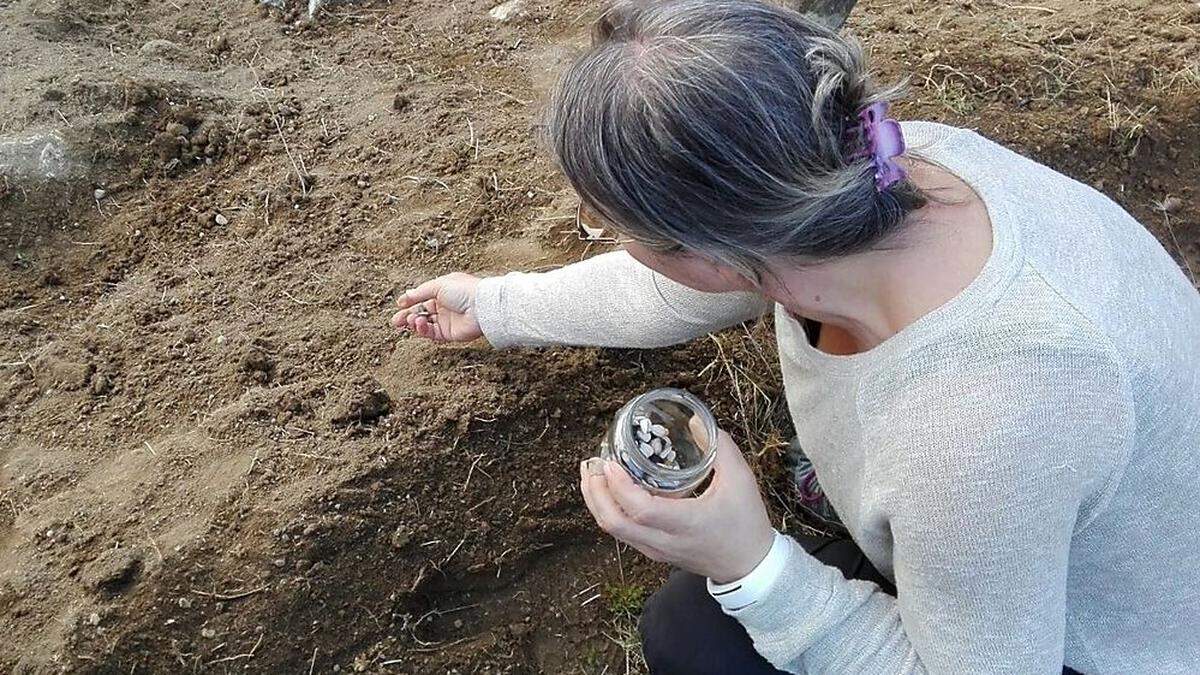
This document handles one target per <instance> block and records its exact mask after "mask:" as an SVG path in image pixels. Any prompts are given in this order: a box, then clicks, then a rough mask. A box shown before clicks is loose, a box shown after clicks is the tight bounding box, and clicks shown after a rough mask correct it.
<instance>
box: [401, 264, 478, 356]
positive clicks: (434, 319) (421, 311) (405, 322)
mask: <svg viewBox="0 0 1200 675" xmlns="http://www.w3.org/2000/svg"><path fill="white" fill-rule="evenodd" d="M478 286H479V277H476V276H472V275H470V274H464V273H462V272H455V273H453V274H447V275H445V276H440V277H438V278H436V279H430V280H429V281H426V282H425V283H423V284H421V285H420V286H417V287H416V288H412V289H409V290H407V291H405V292H403V293H401V294H400V297H399V298H396V304H397V305H398V306H399V307H400V311H398V312H396V314H395V315H394V316H393V317H392V325H393V326H395V328H396V330H400V331H403V330H410V331H412V332H414V333H416V334H417V335H420V336H421V337H424V338H428V339H430V340H433V341H434V342H470V341H471V340H474V339H476V338H479V337H481V336H482V335H483V330H482V329H480V328H479V321H478V320H477V319H476V317H475V289H476V287H478Z"/></svg>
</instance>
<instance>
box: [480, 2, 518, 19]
mask: <svg viewBox="0 0 1200 675" xmlns="http://www.w3.org/2000/svg"><path fill="white" fill-rule="evenodd" d="M524 13H525V0H508V2H505V3H502V4H499V5H496V6H495V7H493V8H492V9H491V11H489V12H488V16H490V17H492V18H493V19H495V20H496V21H499V22H500V23H508V22H509V21H512V20H513V19H515V18H517V17H519V16H520V15H522V14H524Z"/></svg>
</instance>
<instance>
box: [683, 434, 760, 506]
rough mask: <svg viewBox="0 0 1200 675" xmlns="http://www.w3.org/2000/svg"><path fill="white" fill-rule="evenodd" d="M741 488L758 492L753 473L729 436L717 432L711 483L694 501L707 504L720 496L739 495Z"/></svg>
mask: <svg viewBox="0 0 1200 675" xmlns="http://www.w3.org/2000/svg"><path fill="white" fill-rule="evenodd" d="M741 488H747V489H753V490H755V491H757V490H758V483H757V480H756V479H755V477H754V472H753V471H751V469H750V465H749V464H747V463H746V458H745V457H744V456H743V455H742V451H741V450H739V449H738V446H737V444H736V443H734V442H733V439H732V438H731V437H730V436H729V434H727V433H725V432H724V431H722V430H718V431H717V450H716V457H715V458H714V459H713V478H712V482H711V483H710V484H709V486H708V488H707V489H706V490H705V491H704V492H703V493H702V494H700V495H699V496H698V497H697V498H696V499H698V500H701V501H705V502H709V501H711V500H713V499H717V497H718V495H721V494H729V495H733V494H740V493H741V492H742V489H741Z"/></svg>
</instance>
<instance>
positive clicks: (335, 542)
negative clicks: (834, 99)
mask: <svg viewBox="0 0 1200 675" xmlns="http://www.w3.org/2000/svg"><path fill="white" fill-rule="evenodd" d="M289 2H291V0H289ZM491 7H492V4H491V3H490V2H489V0H463V1H460V2H440V1H434V0H405V1H402V2H395V3H386V2H378V1H377V2H366V3H363V4H335V5H331V6H329V7H328V8H327V10H326V11H325V12H324V13H323V14H321V15H320V16H319V17H318V18H317V19H316V20H315V21H311V22H310V21H307V20H305V19H304V18H303V17H302V16H301V15H300V14H299V8H298V6H296V5H294V4H288V5H287V6H285V7H284V8H283V9H266V8H262V7H260V6H258V5H256V4H255V3H253V2H250V1H249V0H239V1H236V2H235V1H234V0H212V1H211V2H206V3H174V2H169V1H168V2H149V1H148V0H116V1H115V2H110V1H108V0H0V92H2V93H0V164H3V162H5V161H6V160H4V159H3V158H4V157H8V158H9V159H8V160H7V161H8V164H7V165H6V166H3V168H2V169H0V173H2V174H3V175H2V176H0V251H2V254H3V257H4V260H3V267H2V268H0V625H3V626H4V627H5V639H4V640H2V641H0V669H2V670H5V671H12V672H18V673H43V672H68V671H70V672H88V673H92V672H95V673H107V672H113V673H116V672H120V673H131V672H185V671H187V672H192V671H194V672H232V671H254V672H287V673H304V672H310V673H316V672H324V673H328V672H338V671H340V672H346V671H353V672H381V673H382V672H397V673H443V672H456V673H501V672H504V673H541V672H546V673H568V672H580V673H603V672H607V673H616V672H626V671H637V670H638V669H639V667H640V666H639V663H638V657H637V649H636V642H635V640H634V639H633V638H632V636H631V629H632V625H633V623H632V619H631V616H633V615H634V614H636V611H637V606H638V602H639V598H640V595H641V594H642V593H643V592H645V591H649V590H652V589H653V588H654V586H655V585H656V584H657V583H658V581H659V580H660V579H661V578H662V576H663V574H664V570H663V569H662V568H660V567H659V566H657V565H654V564H651V563H648V562H646V561H644V560H641V559H639V558H638V556H637V555H636V554H635V553H633V552H631V551H624V552H621V551H618V549H617V548H616V546H615V545H614V543H613V542H612V540H611V539H608V538H607V537H605V536H603V535H602V533H600V532H599V531H598V530H596V529H595V527H594V526H593V524H592V522H591V520H590V518H589V516H588V515H587V512H586V510H585V509H584V507H583V505H582V502H581V500H580V498H579V496H578V491H577V489H576V480H577V463H578V461H579V459H580V458H582V457H585V456H588V455H590V454H592V453H593V452H594V450H595V446H596V442H597V439H598V438H599V436H600V434H601V432H602V430H603V427H604V425H605V423H606V421H607V419H608V418H609V416H610V415H611V414H612V413H613V412H614V411H615V410H616V409H617V408H618V407H619V406H620V405H621V404H622V403H623V402H624V401H625V400H627V399H628V398H629V397H631V396H633V395H635V394H636V393H639V392H641V391H643V390H645V389H647V388H649V387H652V386H662V385H673V386H682V387H686V388H689V389H691V390H693V391H695V392H696V393H697V394H699V395H701V396H703V397H704V398H706V399H707V400H709V401H711V402H712V403H713V404H714V407H715V408H716V411H717V413H718V415H719V416H720V417H721V419H722V421H723V423H724V424H725V425H726V426H727V427H729V428H731V430H732V431H733V432H734V433H735V435H736V436H737V438H738V440H740V441H742V442H743V444H744V445H743V447H745V448H747V450H748V451H750V452H751V453H752V454H753V455H754V458H755V460H756V465H757V466H758V468H759V469H760V471H761V472H762V474H763V477H764V482H765V484H766V485H767V486H768V488H769V492H770V493H771V495H772V497H773V499H772V502H773V507H774V508H775V511H776V514H777V516H778V517H779V518H780V520H781V522H783V523H784V524H785V525H786V526H787V527H792V528H796V527H802V526H803V525H802V520H803V519H802V518H801V517H799V516H797V515H796V514H795V513H794V511H793V507H792V506H791V504H792V501H791V499H790V497H789V494H788V490H787V485H786V477H785V475H784V472H783V471H782V469H781V467H780V462H779V447H780V445H781V440H782V439H783V438H786V435H787V431H786V428H787V420H786V417H785V414H784V413H783V412H782V407H781V406H780V405H779V401H780V391H779V382H778V379H777V376H776V374H775V369H774V365H773V362H772V361H773V359H774V351H773V346H772V344H773V343H772V340H771V326H770V325H769V323H767V322H764V323H759V324H755V325H752V326H747V327H745V328H739V329H737V330H734V331H731V332H728V333H726V334H723V335H720V336H715V337H713V338H711V339H707V340H700V341H697V342H696V343H694V344H690V345H686V346H681V347H678V348H674V349H666V350H656V351H644V352H643V351H631V350H596V349H548V350H543V351H528V350H524V351H523V350H515V351H508V352H503V353H498V352H494V351H491V350H489V349H487V348H486V347H484V346H481V345H471V346H465V347H450V348H437V347H433V346H431V345H429V344H427V343H425V342H422V341H420V340H418V339H412V338H409V337H404V336H397V335H396V334H394V333H393V332H392V331H391V330H390V328H389V327H388V326H387V324H386V320H387V318H388V316H389V314H390V311H389V310H390V307H391V304H392V300H393V298H394V297H395V296H396V294H397V293H398V292H399V291H401V290H403V289H404V288H406V287H408V286H409V285H410V284H412V283H414V282H417V281H419V280H422V279H424V278H426V277H429V276H430V275H435V274H438V273H442V272H447V271H451V270H459V269H466V270H474V271H477V272H484V273H497V272H504V271H506V270H511V269H522V270H533V269H544V268H549V267H551V266H554V265H558V264H562V263H565V262H570V261H572V260H577V259H579V258H581V257H583V256H586V255H590V254H592V253H595V252H598V251H601V250H604V249H603V246H597V245H585V244H584V243H582V242H580V241H578V240H577V239H576V238H575V235H574V233H573V230H572V221H571V216H572V214H573V211H574V207H575V199H574V197H573V195H572V194H571V192H570V190H569V189H568V188H567V187H566V186H565V184H564V182H563V180H562V179H561V178H560V177H558V176H556V175H555V173H554V171H553V170H552V168H551V167H550V165H549V163H548V162H547V161H546V160H545V158H544V156H543V154H542V153H541V152H540V151H539V149H538V145H537V140H536V128H537V114H536V113H537V110H538V106H539V101H541V100H542V99H543V98H544V95H545V93H546V91H547V88H548V87H549V86H550V84H551V83H552V82H553V79H554V76H555V73H556V72H557V71H558V69H559V68H561V66H562V65H563V64H564V63H565V62H566V60H567V59H569V58H570V55H571V54H572V52H573V51H574V50H576V49H578V48H579V46H581V45H582V44H583V41H584V35H585V32H586V27H587V26H588V24H589V21H590V20H591V19H592V18H594V17H595V15H596V14H597V6H596V3H594V2H592V1H590V0H588V1H583V0H529V1H528V2H527V3H526V6H525V9H524V11H523V12H522V13H521V14H519V15H518V16H516V17H515V18H513V19H511V20H509V21H507V22H500V21H497V20H494V19H492V18H490V17H489V16H488V10H489V9H491ZM851 29H852V30H854V31H856V32H857V34H859V35H860V36H862V37H863V39H864V40H865V41H866V42H867V43H868V44H869V46H870V47H871V49H872V51H873V53H874V54H875V58H876V60H877V63H878V65H879V67H880V68H881V70H882V71H883V73H885V74H886V75H887V76H891V77H901V76H909V77H910V78H911V83H912V95H911V97H910V99H909V100H908V101H907V102H906V103H905V104H904V105H903V106H902V107H901V108H900V110H899V112H900V115H901V116H902V117H906V118H925V119H934V120H940V121H945V122H948V123H951V124H957V125H961V126H970V127H974V128H977V129H979V130H980V131H982V132H983V133H985V134H987V135H989V136H992V137H993V138H997V139H999V140H1001V141H1003V142H1005V143H1007V144H1009V145H1011V146H1013V147H1015V148H1016V149H1018V150H1020V151H1022V152H1024V153H1027V154H1030V155H1032V156H1034V157H1036V158H1037V159H1039V160H1040V161H1043V162H1045V163H1047V164H1049V165H1051V166H1053V167H1055V168H1057V169H1059V170H1061V171H1064V172H1066V173H1068V174H1070V175H1072V176H1074V177H1077V178H1078V179H1080V180H1083V181H1085V182H1088V183H1090V184H1093V185H1096V186H1097V187H1099V188H1100V189H1102V190H1103V191H1104V192H1106V193H1107V194H1109V195H1110V196H1112V197H1113V198H1114V199H1116V200H1117V201H1119V202H1120V203H1121V204H1122V205H1124V206H1125V207H1126V208H1127V209H1129V210H1130V211H1131V212H1132V213H1134V214H1135V215H1136V216H1137V217H1138V218H1140V219H1141V220H1142V222H1144V223H1145V224H1146V225H1147V227H1149V228H1150V229H1151V230H1153V231H1154V233H1155V234H1156V235H1158V236H1159V237H1160V239H1161V240H1162V241H1163V242H1164V245H1165V246H1166V247H1167V249H1168V250H1170V251H1171V252H1172V253H1173V254H1174V255H1176V257H1177V258H1178V259H1179V261H1180V263H1181V264H1182V265H1184V266H1187V267H1189V268H1190V269H1197V268H1198V267H1200V222H1198V220H1197V210H1196V204H1197V194H1196V186H1197V184H1198V183H1200V164H1198V163H1200V159H1198V158H1200V114H1198V113H1197V111H1198V110H1200V5H1197V4H1196V3H1195V2H1151V1H1150V0H1103V1H1101V0H1097V1H1093V2H1069V1H1066V0H1039V2H1038V3H1036V4H1009V3H1002V2H998V1H992V0H960V1H955V2H939V3H932V2H927V3H918V2H909V1H900V2H884V1H882V0H865V1H864V2H861V3H860V5H859V8H858V10H857V13H856V15H855V17H854V18H852V20H851ZM5 144H7V145H5ZM47 145H49V147H50V150H48V151H47V152H48V154H44V155H43V154H42V151H43V150H45V148H46V147H47ZM18 146H19V147H20V148H25V149H28V148H33V149H34V151H31V152H25V151H22V152H23V153H24V154H22V152H17V150H16V148H18ZM17 156H20V157H21V159H19V160H14V159H12V158H13V157H17ZM48 171H49V172H52V173H53V174H54V175H53V176H52V177H47V176H46V175H45V174H46V173H47V172H48ZM597 596H598V597H597Z"/></svg>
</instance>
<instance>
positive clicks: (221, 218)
mask: <svg viewBox="0 0 1200 675" xmlns="http://www.w3.org/2000/svg"><path fill="white" fill-rule="evenodd" d="M215 220H216V221H217V224H218V225H222V226H224V225H228V224H229V219H228V218H226V217H225V214H223V213H218V214H217V217H216V218H215Z"/></svg>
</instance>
